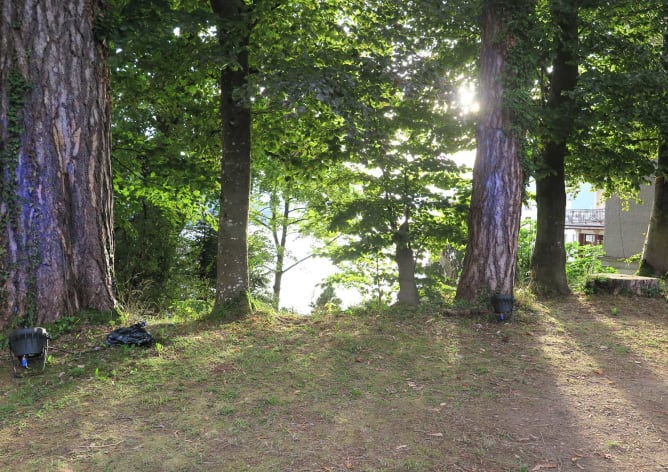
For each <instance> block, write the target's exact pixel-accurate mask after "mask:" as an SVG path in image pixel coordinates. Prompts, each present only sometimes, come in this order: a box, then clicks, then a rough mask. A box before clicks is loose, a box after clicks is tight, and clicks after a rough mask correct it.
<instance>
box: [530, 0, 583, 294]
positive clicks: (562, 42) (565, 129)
mask: <svg viewBox="0 0 668 472" xmlns="http://www.w3.org/2000/svg"><path fill="white" fill-rule="evenodd" d="M549 3H550V11H551V17H552V23H553V28H554V59H553V62H552V72H551V75H550V85H549V90H548V94H549V97H548V101H547V108H546V110H545V116H544V121H545V123H546V130H545V131H544V136H545V143H544V146H543V148H542V153H541V159H540V162H539V163H538V165H537V167H538V171H537V175H536V205H537V224H536V241H535V245H534V250H533V255H532V258H531V284H532V288H533V290H534V291H536V292H538V293H541V294H545V295H548V294H560V295H564V294H568V293H570V289H569V288H568V282H567V280H566V249H565V246H564V221H565V219H566V181H565V178H566V177H565V165H564V162H565V159H566V154H567V152H568V149H567V144H568V138H569V135H570V133H571V131H572V129H573V124H574V123H575V121H574V120H573V115H574V113H575V111H576V110H575V100H574V98H573V95H572V92H573V91H574V90H575V86H576V84H577V77H578V59H577V58H578V7H577V2H575V1H573V0H551V1H550V2H549Z"/></svg>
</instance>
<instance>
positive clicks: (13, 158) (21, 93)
mask: <svg viewBox="0 0 668 472" xmlns="http://www.w3.org/2000/svg"><path fill="white" fill-rule="evenodd" d="M7 83H8V86H9V93H8V98H9V106H8V109H7V136H8V137H7V140H6V141H4V142H2V143H1V146H0V175H2V178H3V182H2V185H1V186H0V202H2V203H4V204H5V211H4V212H2V213H0V227H1V228H2V229H3V232H2V233H1V234H0V261H4V260H5V258H6V256H7V241H6V238H7V236H6V232H5V231H4V230H5V228H8V227H9V226H10V225H16V223H17V215H18V205H17V200H16V199H17V196H16V190H17V186H18V182H17V181H16V177H15V176H16V166H17V164H18V155H19V151H20V149H21V134H22V132H23V105H24V103H25V97H26V95H27V93H28V92H29V91H30V89H31V84H30V83H29V82H27V81H26V80H25V79H24V78H23V76H22V75H21V74H19V73H16V72H14V73H11V74H10V75H9V78H8V80H7ZM2 266H3V270H2V271H0V286H4V282H5V281H6V280H7V277H9V267H8V265H7V264H3V265H2ZM5 298H6V293H4V290H3V289H0V304H3V303H4V301H5Z"/></svg>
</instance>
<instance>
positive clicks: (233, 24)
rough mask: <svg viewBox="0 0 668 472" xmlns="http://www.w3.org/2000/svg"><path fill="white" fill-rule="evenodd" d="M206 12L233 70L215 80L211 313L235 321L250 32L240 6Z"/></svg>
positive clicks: (220, 1)
mask: <svg viewBox="0 0 668 472" xmlns="http://www.w3.org/2000/svg"><path fill="white" fill-rule="evenodd" d="M211 6H212V8H213V11H214V12H215V13H216V14H217V15H218V16H219V17H220V18H221V20H223V21H222V22H221V24H220V25H219V28H220V31H219V37H220V44H221V48H225V51H224V53H225V54H229V53H230V51H229V50H228V48H232V47H234V49H233V50H232V53H233V54H235V56H236V57H235V63H234V64H227V65H226V66H225V67H224V68H223V70H222V72H221V79H220V89H221V105H220V116H221V120H222V130H223V155H222V159H221V177H220V185H221V196H220V216H219V220H218V272H217V277H216V301H215V306H214V312H216V313H220V314H222V315H223V316H224V317H227V318H237V317H242V316H245V315H247V314H248V313H249V312H250V310H251V303H250V280H249V272H248V210H249V204H250V186H251V178H250V176H251V112H250V105H249V103H248V101H247V99H246V86H247V84H248V40H249V36H248V35H249V26H248V25H247V24H246V23H245V22H247V21H248V18H247V11H246V10H247V9H246V6H245V4H244V2H243V0H211ZM233 45H234V46H233ZM226 309H232V310H231V311H230V310H226Z"/></svg>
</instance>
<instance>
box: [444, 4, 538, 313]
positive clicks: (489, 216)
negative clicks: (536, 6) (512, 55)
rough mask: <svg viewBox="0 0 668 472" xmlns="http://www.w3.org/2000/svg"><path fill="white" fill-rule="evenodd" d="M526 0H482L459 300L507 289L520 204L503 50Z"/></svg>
mask: <svg viewBox="0 0 668 472" xmlns="http://www.w3.org/2000/svg"><path fill="white" fill-rule="evenodd" d="M528 5H531V3H530V2H504V1H500V0H490V1H488V2H486V4H485V6H484V8H483V13H482V25H481V27H482V28H481V29H482V46H481V52H480V93H481V103H480V122H479V124H478V129H477V143H478V148H477V152H476V160H475V164H474V168H473V191H472V194H471V209H470V215H469V235H468V245H467V248H466V255H465V257H464V265H463V270H462V275H461V278H460V281H459V284H458V286H457V296H456V298H457V299H459V300H466V301H475V300H476V299H477V298H478V297H480V296H485V295H486V294H489V293H493V292H495V291H498V292H500V293H512V291H513V286H514V278H515V266H516V256H517V238H518V234H519V226H520V214H521V206H522V185H523V170H522V165H521V163H520V160H519V157H518V138H517V134H516V132H513V130H512V127H513V120H512V113H511V112H510V110H509V109H508V107H507V106H505V104H504V94H505V93H506V92H508V90H507V89H506V87H505V85H506V83H508V81H507V80H506V79H508V78H510V77H511V76H512V74H511V72H510V71H509V70H508V56H509V51H510V49H511V48H512V46H513V44H514V43H515V42H516V37H515V36H514V33H513V29H512V28H511V26H510V25H511V23H512V21H513V20H514V19H517V18H519V17H520V15H521V16H526V15H527V14H528V13H529V9H528Z"/></svg>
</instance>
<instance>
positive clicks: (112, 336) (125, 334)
mask: <svg viewBox="0 0 668 472" xmlns="http://www.w3.org/2000/svg"><path fill="white" fill-rule="evenodd" d="M145 326H146V322H145V321H140V322H139V323H136V324H133V325H132V326H128V327H126V328H118V329H115V330H114V331H112V332H111V333H109V334H108V335H107V344H109V345H111V344H132V345H135V346H148V345H150V344H152V343H153V336H151V333H149V332H148V331H146V328H145Z"/></svg>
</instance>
